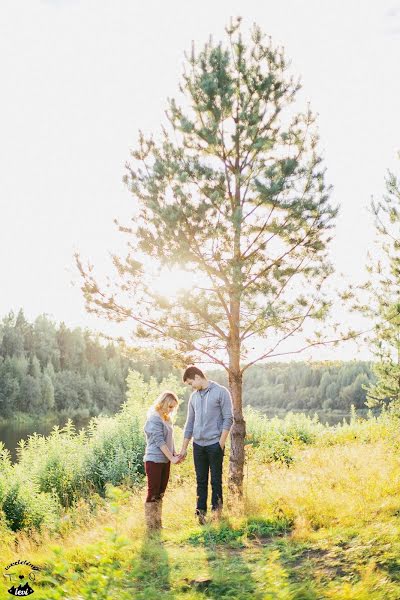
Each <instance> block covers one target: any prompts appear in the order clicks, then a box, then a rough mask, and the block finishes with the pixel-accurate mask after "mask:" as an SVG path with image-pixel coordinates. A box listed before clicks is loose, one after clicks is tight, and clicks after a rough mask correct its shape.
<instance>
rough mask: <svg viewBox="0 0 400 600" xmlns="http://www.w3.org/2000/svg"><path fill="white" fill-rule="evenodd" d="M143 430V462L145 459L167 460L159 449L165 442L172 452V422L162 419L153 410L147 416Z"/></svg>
mask: <svg viewBox="0 0 400 600" xmlns="http://www.w3.org/2000/svg"><path fill="white" fill-rule="evenodd" d="M144 432H145V434H146V450H145V453H144V457H143V462H146V461H147V460H151V461H153V462H157V463H167V462H169V459H168V458H167V457H166V456H165V454H164V452H163V451H162V450H161V446H163V445H164V444H167V446H168V449H169V450H170V452H171V454H174V452H175V444H174V434H173V424H172V423H171V422H169V421H164V420H163V419H162V418H161V417H160V415H159V414H158V412H157V411H153V412H152V413H150V415H149V416H148V417H147V420H146V424H145V426H144Z"/></svg>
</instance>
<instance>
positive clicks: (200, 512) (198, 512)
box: [196, 508, 207, 525]
mask: <svg viewBox="0 0 400 600" xmlns="http://www.w3.org/2000/svg"><path fill="white" fill-rule="evenodd" d="M196 516H197V519H198V521H199V523H200V525H205V524H206V523H207V520H206V511H205V510H202V509H201V508H197V509H196Z"/></svg>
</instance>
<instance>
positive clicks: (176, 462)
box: [171, 450, 187, 465]
mask: <svg viewBox="0 0 400 600" xmlns="http://www.w3.org/2000/svg"><path fill="white" fill-rule="evenodd" d="M186 455H187V451H186V450H181V451H180V452H179V454H176V453H175V452H174V456H173V457H172V460H171V462H172V463H173V464H174V465H179V464H180V463H181V462H183V461H184V460H185V458H186Z"/></svg>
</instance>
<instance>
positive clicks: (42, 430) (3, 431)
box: [0, 418, 90, 461]
mask: <svg viewBox="0 0 400 600" xmlns="http://www.w3.org/2000/svg"><path fill="white" fill-rule="evenodd" d="M72 421H73V423H74V425H75V427H76V430H77V431H79V429H82V427H86V425H87V424H88V423H89V421H90V418H88V419H79V420H77V419H72ZM66 422H67V419H64V420H62V421H60V422H47V421H44V422H42V423H40V422H39V423H35V424H32V423H30V424H27V423H12V422H11V423H7V424H5V425H0V441H1V442H3V444H4V445H5V447H6V448H7V450H9V451H10V453H11V457H12V460H13V461H16V459H17V451H16V449H17V447H18V442H19V440H21V439H27V437H28V436H29V435H32V434H33V433H35V432H36V433H38V434H40V435H49V434H50V433H51V431H52V429H53V427H54V426H55V425H58V426H59V427H60V428H61V427H64V426H65V424H66Z"/></svg>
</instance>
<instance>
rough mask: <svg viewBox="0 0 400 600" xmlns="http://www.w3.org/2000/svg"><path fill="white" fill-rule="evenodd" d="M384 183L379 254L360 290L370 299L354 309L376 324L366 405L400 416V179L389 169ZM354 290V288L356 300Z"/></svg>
mask: <svg viewBox="0 0 400 600" xmlns="http://www.w3.org/2000/svg"><path fill="white" fill-rule="evenodd" d="M399 159H400V153H399ZM385 184H386V194H384V196H383V199H382V201H379V202H374V200H373V199H372V200H371V212H372V214H373V215H374V216H375V227H376V230H377V234H378V239H377V246H378V253H377V255H372V254H371V252H370V251H368V253H367V258H368V263H367V267H366V268H367V272H368V273H369V274H370V279H369V280H368V281H367V282H366V283H364V284H363V285H361V286H358V288H357V289H358V290H359V291H360V290H363V291H365V292H366V293H367V297H368V300H367V301H366V302H365V303H362V302H361V301H360V299H359V294H358V298H357V300H356V302H355V304H354V305H353V308H354V310H356V311H358V312H360V313H361V314H363V315H364V316H366V317H368V318H370V319H371V320H373V322H374V326H373V328H372V334H371V335H370V339H369V342H370V348H371V351H372V353H373V354H374V356H375V357H376V359H377V361H376V362H375V363H373V364H372V371H373V373H374V375H375V376H376V381H375V382H374V383H372V384H368V385H363V388H364V389H366V390H367V405H368V406H369V407H371V408H372V407H374V406H378V405H381V406H382V405H389V406H390V407H391V408H392V410H393V412H395V413H400V295H399V290H400V180H399V179H398V178H397V177H396V175H395V174H394V173H393V172H391V171H390V170H388V171H387V175H386V178H385ZM355 289H356V288H355V287H354V286H351V293H352V297H353V298H354V297H355V293H354V291H355Z"/></svg>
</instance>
